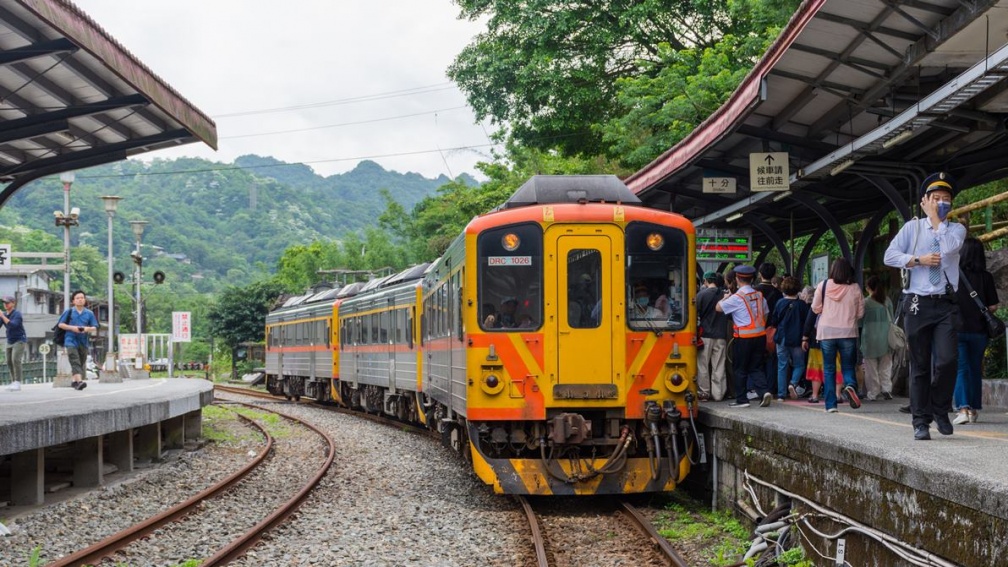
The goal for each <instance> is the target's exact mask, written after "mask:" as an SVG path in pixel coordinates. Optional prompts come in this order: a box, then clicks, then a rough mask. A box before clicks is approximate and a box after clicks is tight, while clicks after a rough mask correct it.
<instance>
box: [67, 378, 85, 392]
mask: <svg viewBox="0 0 1008 567" xmlns="http://www.w3.org/2000/svg"><path fill="white" fill-rule="evenodd" d="M71 386H73V389H74V390H83V389H84V388H87V382H85V381H83V380H80V381H77V382H74V383H73V384H71Z"/></svg>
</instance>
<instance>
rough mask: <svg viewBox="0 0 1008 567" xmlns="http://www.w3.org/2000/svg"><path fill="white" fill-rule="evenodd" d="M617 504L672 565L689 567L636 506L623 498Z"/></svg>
mask: <svg viewBox="0 0 1008 567" xmlns="http://www.w3.org/2000/svg"><path fill="white" fill-rule="evenodd" d="M619 504H620V506H621V507H622V509H623V512H624V513H625V514H626V515H627V516H629V517H630V518H631V519H632V520H633V521H634V524H636V526H637V529H638V530H640V531H642V532H644V534H646V535H647V536H648V537H650V538H651V541H652V542H653V543H654V544H655V547H656V548H658V550H659V551H661V553H662V555H664V556H665V559H667V560H668V561H669V562H670V563H671V564H672V565H673V566H674V567H689V565H688V564H687V563H686V559H684V558H683V556H681V555H679V553H678V552H677V551H676V550H675V549H673V548H672V544H670V543H669V542H668V540H667V539H665V538H664V537H662V536H661V534H659V533H658V530H656V529H655V527H654V525H652V524H651V522H649V521H648V520H647V518H645V517H644V515H643V514H641V513H640V511H638V510H637V508H634V507H633V505H631V504H630V503H629V502H626V501H624V500H620V501H619Z"/></svg>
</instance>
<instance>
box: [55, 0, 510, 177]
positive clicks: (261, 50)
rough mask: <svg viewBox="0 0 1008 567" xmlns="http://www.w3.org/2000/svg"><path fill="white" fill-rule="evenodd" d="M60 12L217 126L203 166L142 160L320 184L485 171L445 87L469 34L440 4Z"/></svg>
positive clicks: (484, 146) (105, 4) (109, 1)
mask: <svg viewBox="0 0 1008 567" xmlns="http://www.w3.org/2000/svg"><path fill="white" fill-rule="evenodd" d="M73 1H74V2H75V3H76V4H77V6H78V7H80V8H81V9H82V10H83V11H84V12H85V13H87V14H88V15H89V16H91V18H92V19H94V20H95V21H96V22H97V23H98V25H100V26H101V27H103V28H104V29H105V30H106V31H107V32H108V33H109V34H110V35H111V36H112V37H114V38H115V39H116V40H118V41H119V42H120V43H121V44H122V45H123V46H124V47H125V48H126V49H127V50H129V51H130V52H131V53H133V55H135V56H136V57H137V58H138V59H139V60H140V61H142V62H143V63H144V64H146V65H147V66H148V67H149V68H150V69H151V70H153V71H154V73H156V74H157V75H159V76H160V77H161V78H162V79H164V80H165V81H166V82H167V83H168V84H169V85H171V86H172V87H174V88H175V89H176V90H177V91H178V92H179V93H181V94H182V96H184V97H185V98H187V99H188V100H189V101H190V102H192V103H193V104H194V105H195V106H196V107H197V108H199V109H200V110H202V111H203V112H205V113H206V114H208V115H209V116H210V117H211V118H212V119H213V120H214V121H215V122H216V123H217V134H218V136H219V149H218V151H216V152H214V151H213V150H211V149H210V148H209V147H208V146H206V145H204V144H189V145H186V146H182V147H180V148H177V149H171V150H162V151H159V152H154V153H151V154H148V156H153V157H164V158H172V157H178V156H196V157H203V158H207V159H211V160H214V161H221V162H231V161H233V160H234V159H235V158H236V157H238V156H240V155H243V154H250V153H254V154H258V155H264V156H273V157H275V158H277V159H280V160H283V161H286V162H299V163H305V164H307V165H309V166H310V167H311V168H312V169H314V170H315V171H316V172H317V173H319V174H321V175H331V174H334V173H341V172H345V171H349V170H351V169H353V168H354V167H355V166H356V165H357V163H358V162H359V161H360V160H362V159H372V160H374V161H376V162H378V163H379V164H381V165H382V166H383V167H384V168H385V169H389V170H395V171H398V172H401V173H405V172H410V171H412V172H417V173H420V174H422V175H423V176H425V177H436V176H438V175H440V174H442V173H444V174H448V175H450V176H457V175H459V174H460V173H462V172H469V173H471V174H472V173H475V169H474V164H475V163H476V162H477V161H487V160H488V159H489V151H490V147H489V143H490V142H489V140H488V134H489V133H490V132H491V128H490V126H489V124H487V125H486V127H485V128H484V127H482V126H481V125H480V124H477V123H476V121H475V117H474V116H473V112H472V110H470V109H469V108H468V107H467V106H466V103H465V98H464V97H463V95H462V93H461V92H460V91H459V90H458V89H457V88H456V87H455V86H454V84H452V83H451V82H450V81H449V80H448V78H447V77H446V76H445V71H446V69H447V67H448V65H449V64H450V63H451V62H452V60H453V59H454V57H455V55H456V54H458V53H459V52H460V51H461V50H462V48H463V47H464V46H465V45H466V44H468V43H469V42H470V40H471V39H472V37H473V36H474V35H475V34H477V33H479V32H480V31H481V26H480V25H479V24H475V23H471V22H469V21H464V20H459V19H458V13H459V10H458V7H457V6H455V5H454V4H453V3H452V2H451V0H358V1H347V0H288V1H285V2H275V1H266V0H142V1H134V2H123V1H122V0H73ZM355 99H356V100H355ZM362 99H363V100H362ZM277 109H281V110H277ZM354 123H356V124H354ZM459 148H463V149H459Z"/></svg>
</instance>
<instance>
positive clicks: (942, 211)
mask: <svg viewBox="0 0 1008 567" xmlns="http://www.w3.org/2000/svg"><path fill="white" fill-rule="evenodd" d="M957 192H958V190H957V188H956V185H955V181H954V180H953V179H952V177H951V176H950V175H949V174H947V173H944V172H940V173H934V174H931V175H929V176H928V177H927V178H926V179H925V180H924V183H923V184H922V185H921V204H920V207H921V213H922V214H923V215H924V218H920V219H916V218H914V219H911V220H910V221H908V222H907V223H906V224H905V225H903V228H901V229H900V231H899V233H897V234H896V237H895V238H893V240H892V242H890V243H889V248H888V249H886V252H885V263H886V265H887V266H892V267H894V268H906V269H909V270H910V285H909V287H908V288H907V289H904V290H903V297H902V298H901V299H900V303H901V305H900V310H901V312H902V313H903V321H904V322H903V325H904V330H905V331H906V336H907V345H908V350H909V353H910V413H911V414H912V416H913V427H914V439H917V440H919V441H925V440H928V439H931V432H930V426H931V422H932V421H933V422H934V423H935V424H936V425H937V427H938V432H939V433H941V434H942V435H952V422H951V421H950V420H949V417H948V412H950V411H951V410H952V392H953V390H954V389H955V382H956V370H957V364H958V363H957V356H958V353H957V348H958V343H959V337H958V329H959V327H960V321H959V304H958V303H957V301H956V290H958V289H959V252H960V250H961V248H962V245H963V241H964V240H965V239H966V228H965V227H964V226H963V225H961V224H959V223H956V222H951V221H949V220H948V214H949V211H951V210H952V198H953V197H955V194H956V193H957ZM915 237H916V238H915ZM932 369H933V370H932ZM932 372H933V373H934V375H933V376H932Z"/></svg>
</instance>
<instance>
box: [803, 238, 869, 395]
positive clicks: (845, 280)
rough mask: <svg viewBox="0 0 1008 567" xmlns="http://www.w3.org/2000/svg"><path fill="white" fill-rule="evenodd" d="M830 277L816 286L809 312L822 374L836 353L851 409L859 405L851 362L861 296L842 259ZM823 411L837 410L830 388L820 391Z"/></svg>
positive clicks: (827, 373) (830, 370) (831, 365)
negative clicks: (814, 317) (814, 322)
mask: <svg viewBox="0 0 1008 567" xmlns="http://www.w3.org/2000/svg"><path fill="white" fill-rule="evenodd" d="M829 275H830V278H829V279H828V280H826V282H825V283H824V284H823V287H822V290H819V289H816V294H815V298H814V299H812V311H813V312H815V313H818V314H819V323H818V324H817V325H816V340H817V341H819V348H820V349H821V350H822V355H823V376H832V375H833V373H834V372H836V355H837V353H839V354H840V370H841V372H842V373H843V380H844V387H843V391H844V393H845V394H847V403H849V404H850V407H851V409H857V408H859V407H861V398H860V397H858V393H857V379H856V377H855V369H854V365H855V364H857V328H858V321H860V320H861V318H862V317H864V297H863V296H862V295H861V286H859V285H858V284H857V282H856V281H855V279H854V266H852V265H851V263H850V262H849V261H848V260H847V259H846V258H837V259H836V260H834V261H833V266H832V267H831V268H830V274H829ZM824 398H825V400H826V411H827V412H829V413H836V412H837V407H836V406H837V396H836V392H835V391H834V390H833V389H832V388H826V391H825V393H824Z"/></svg>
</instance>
